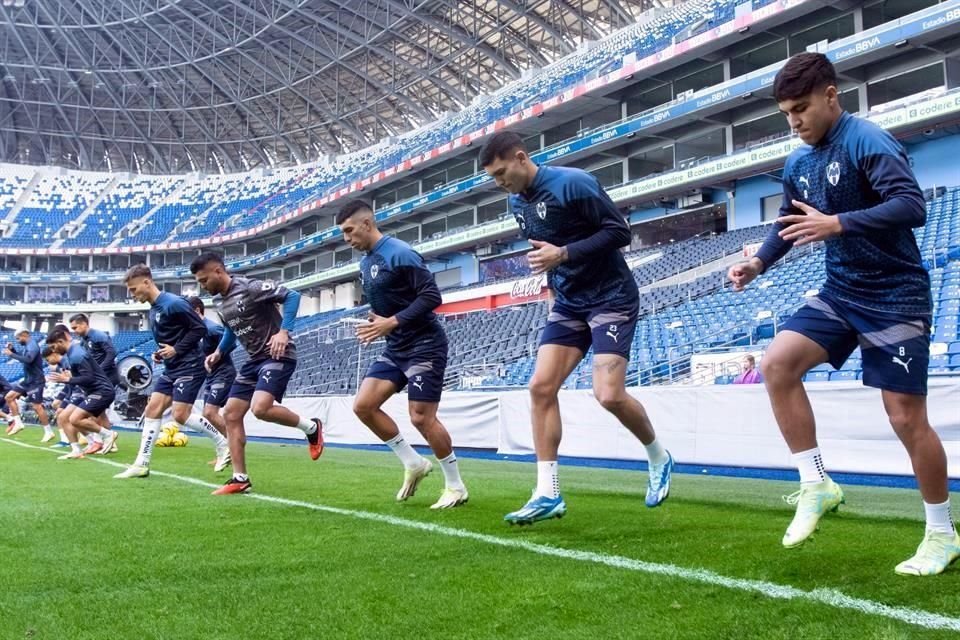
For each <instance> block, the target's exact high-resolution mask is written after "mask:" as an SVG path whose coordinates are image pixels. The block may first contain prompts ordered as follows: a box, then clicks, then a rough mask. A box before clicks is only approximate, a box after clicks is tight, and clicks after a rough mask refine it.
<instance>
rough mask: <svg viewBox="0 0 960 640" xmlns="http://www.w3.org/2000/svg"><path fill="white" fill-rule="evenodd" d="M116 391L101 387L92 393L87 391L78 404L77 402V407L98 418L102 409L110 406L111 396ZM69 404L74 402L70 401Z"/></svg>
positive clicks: (104, 409)
mask: <svg viewBox="0 0 960 640" xmlns="http://www.w3.org/2000/svg"><path fill="white" fill-rule="evenodd" d="M115 394H116V392H115V391H114V390H113V389H103V390H98V391H95V392H93V393H88V394H86V395H85V396H84V398H83V400H82V401H81V402H80V404H77V405H76V406H77V408H78V409H83V410H84V411H86V412H87V413H89V414H90V415H92V416H93V417H94V418H99V417H100V416H101V415H102V414H103V412H104V411H106V410H107V409H109V408H110V405H112V404H113V398H114V397H115ZM70 404H75V403H74V402H71V403H70Z"/></svg>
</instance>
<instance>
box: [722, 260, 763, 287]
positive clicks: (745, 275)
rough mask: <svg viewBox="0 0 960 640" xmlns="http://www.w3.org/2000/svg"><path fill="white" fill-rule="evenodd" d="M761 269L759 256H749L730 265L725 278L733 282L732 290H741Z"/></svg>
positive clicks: (761, 263) (761, 264)
mask: <svg viewBox="0 0 960 640" xmlns="http://www.w3.org/2000/svg"><path fill="white" fill-rule="evenodd" d="M761 271H763V262H761V261H760V259H759V258H750V259H749V260H747V261H745V262H738V263H737V264H735V265H733V266H731V267H730V270H729V271H727V279H728V280H730V282H732V283H733V290H734V291H743V290H744V289H746V288H747V285H748V284H750V283H751V282H753V280H754V279H755V278H756V277H757V276H758V275H760V272H761Z"/></svg>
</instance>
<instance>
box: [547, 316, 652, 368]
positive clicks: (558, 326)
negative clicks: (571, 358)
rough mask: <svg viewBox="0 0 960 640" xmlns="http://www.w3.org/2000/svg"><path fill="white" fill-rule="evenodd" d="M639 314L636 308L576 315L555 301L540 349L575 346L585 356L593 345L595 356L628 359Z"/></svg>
mask: <svg viewBox="0 0 960 640" xmlns="http://www.w3.org/2000/svg"><path fill="white" fill-rule="evenodd" d="M639 313H640V309H639V306H635V307H632V308H628V309H622V308H621V309H613V308H603V307H600V308H597V309H591V310H590V311H587V312H575V311H572V310H570V309H568V308H567V307H565V306H563V305H562V304H561V303H559V302H557V303H554V305H553V309H551V310H550V315H549V316H547V324H546V326H545V327H544V328H543V335H542V336H541V337H540V346H543V345H545V344H557V345H561V346H564V347H576V348H577V349H579V350H580V351H582V352H584V353H586V352H587V351H589V349H590V347H591V346H592V347H593V353H594V355H600V354H605V353H610V354H614V355H618V356H622V357H623V358H625V359H627V360H629V359H630V347H631V346H632V345H633V333H634V331H635V330H636V328H637V316H638V315H639Z"/></svg>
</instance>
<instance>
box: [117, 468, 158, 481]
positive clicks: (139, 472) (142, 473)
mask: <svg viewBox="0 0 960 640" xmlns="http://www.w3.org/2000/svg"><path fill="white" fill-rule="evenodd" d="M149 475H150V467H138V466H137V465H131V466H129V467H127V468H126V469H124V470H123V471H121V472H120V473H118V474H117V475H115V476H113V477H114V478H120V479H121V480H122V479H126V478H146V477H148V476H149Z"/></svg>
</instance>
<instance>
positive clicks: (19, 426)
mask: <svg viewBox="0 0 960 640" xmlns="http://www.w3.org/2000/svg"><path fill="white" fill-rule="evenodd" d="M21 431H23V423H22V422H20V421H19V420H17V421H16V422H12V423H10V432H9V433H8V434H7V435H8V436H15V435H17V434H18V433H20V432H21Z"/></svg>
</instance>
